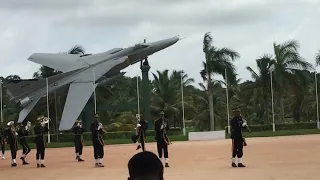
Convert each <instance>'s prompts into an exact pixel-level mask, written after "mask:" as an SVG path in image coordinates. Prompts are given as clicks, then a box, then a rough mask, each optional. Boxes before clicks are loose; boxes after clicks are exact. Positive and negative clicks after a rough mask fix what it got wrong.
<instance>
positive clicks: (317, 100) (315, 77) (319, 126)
mask: <svg viewBox="0 0 320 180" xmlns="http://www.w3.org/2000/svg"><path fill="white" fill-rule="evenodd" d="M314 80H315V84H316V102H317V127H318V129H320V123H319V99H318V80H317V70H316V69H315V71H314Z"/></svg>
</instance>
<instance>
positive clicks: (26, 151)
mask: <svg viewBox="0 0 320 180" xmlns="http://www.w3.org/2000/svg"><path fill="white" fill-rule="evenodd" d="M20 145H21V146H22V154H24V155H27V154H29V152H30V151H31V149H30V146H29V145H28V143H21V144H20Z"/></svg>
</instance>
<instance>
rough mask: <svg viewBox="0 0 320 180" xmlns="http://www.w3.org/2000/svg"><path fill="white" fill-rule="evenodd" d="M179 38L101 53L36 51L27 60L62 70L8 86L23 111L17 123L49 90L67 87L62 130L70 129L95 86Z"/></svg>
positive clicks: (117, 75)
mask: <svg viewBox="0 0 320 180" xmlns="http://www.w3.org/2000/svg"><path fill="white" fill-rule="evenodd" d="M177 41H179V36H176V37H173V38H169V39H164V40H160V41H156V42H151V43H139V44H136V45H134V46H131V47H128V48H114V49H111V50H109V51H106V52H102V53H98V54H84V55H78V54H51V53H34V54H32V55H31V56H30V57H29V58H28V60H29V61H32V62H35V63H38V64H41V65H43V66H47V67H50V68H53V69H55V70H57V71H61V72H63V73H61V74H58V75H55V76H52V77H49V78H48V79H47V80H46V79H39V80H28V81H15V82H13V83H10V84H9V85H8V86H7V92H8V94H9V95H10V96H11V97H12V98H11V100H13V101H15V102H17V103H20V105H21V106H22V107H23V110H22V111H21V112H20V114H19V119H18V122H23V121H24V120H25V118H26V117H27V115H28V114H29V113H30V111H31V110H32V109H33V108H34V106H35V105H36V104H37V102H38V101H39V100H40V99H41V98H42V97H45V96H46V95H47V92H48V93H53V92H56V91H59V90H60V91H61V90H66V88H69V89H68V94H67V99H66V102H65V106H64V110H63V113H62V117H61V121H60V126H59V130H61V131H62V130H69V129H71V128H72V125H73V124H74V122H75V121H76V119H77V118H78V116H79V115H80V113H81V111H82V110H83V108H84V106H85V105H86V103H87V102H88V100H89V98H90V97H91V95H92V93H93V91H94V89H95V88H96V87H97V86H99V84H100V85H103V84H104V83H108V82H110V81H111V80H112V79H114V78H116V77H119V76H122V75H123V73H122V74H121V73H120V71H121V70H122V69H125V68H126V67H128V66H130V65H132V64H135V63H137V62H140V61H142V60H143V59H145V58H147V57H148V56H150V55H152V54H154V53H156V52H158V51H161V50H163V49H165V48H167V47H169V46H171V45H173V44H175V43H176V42H177Z"/></svg>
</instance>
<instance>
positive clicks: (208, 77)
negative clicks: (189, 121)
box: [200, 33, 240, 130]
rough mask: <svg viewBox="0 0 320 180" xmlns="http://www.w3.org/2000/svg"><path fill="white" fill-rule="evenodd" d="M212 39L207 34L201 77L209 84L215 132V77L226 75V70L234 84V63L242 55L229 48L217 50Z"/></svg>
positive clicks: (212, 123)
mask: <svg viewBox="0 0 320 180" xmlns="http://www.w3.org/2000/svg"><path fill="white" fill-rule="evenodd" d="M212 41H213V40H212V37H211V35H210V33H206V34H205V35H204V39H203V52H204V54H205V62H202V64H203V70H202V71H201V72H200V75H201V77H202V79H203V80H204V81H206V82H207V94H208V99H209V112H210V130H214V127H215V126H214V106H213V95H212V94H213V91H212V82H213V75H214V74H219V75H224V72H225V69H226V70H227V72H228V77H229V78H230V80H229V82H230V83H232V82H234V81H235V80H236V73H235V71H236V70H235V67H234V65H233V64H232V62H233V61H234V60H235V59H237V58H239V57H240V55H239V53H237V52H236V51H234V50H232V49H229V48H226V47H224V48H217V47H215V46H213V45H212Z"/></svg>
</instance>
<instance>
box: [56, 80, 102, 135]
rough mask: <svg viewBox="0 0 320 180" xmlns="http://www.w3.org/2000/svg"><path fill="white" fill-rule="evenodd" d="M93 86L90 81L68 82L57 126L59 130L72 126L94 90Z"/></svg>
mask: <svg viewBox="0 0 320 180" xmlns="http://www.w3.org/2000/svg"><path fill="white" fill-rule="evenodd" d="M95 86H96V85H95ZM93 88H94V87H93V83H92V82H83V83H81V82H79V83H71V84H70V87H69V91H68V96H67V100H66V104H65V105H64V110H63V114H62V118H61V122H60V126H59V130H60V131H63V130H69V129H70V128H71V127H72V126H73V124H74V123H75V121H76V120H77V118H78V116H79V114H80V113H81V111H82V109H83V108H84V106H85V105H86V104H87V102H88V100H89V98H90V96H91V95H92V93H93V90H94V89H93Z"/></svg>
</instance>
